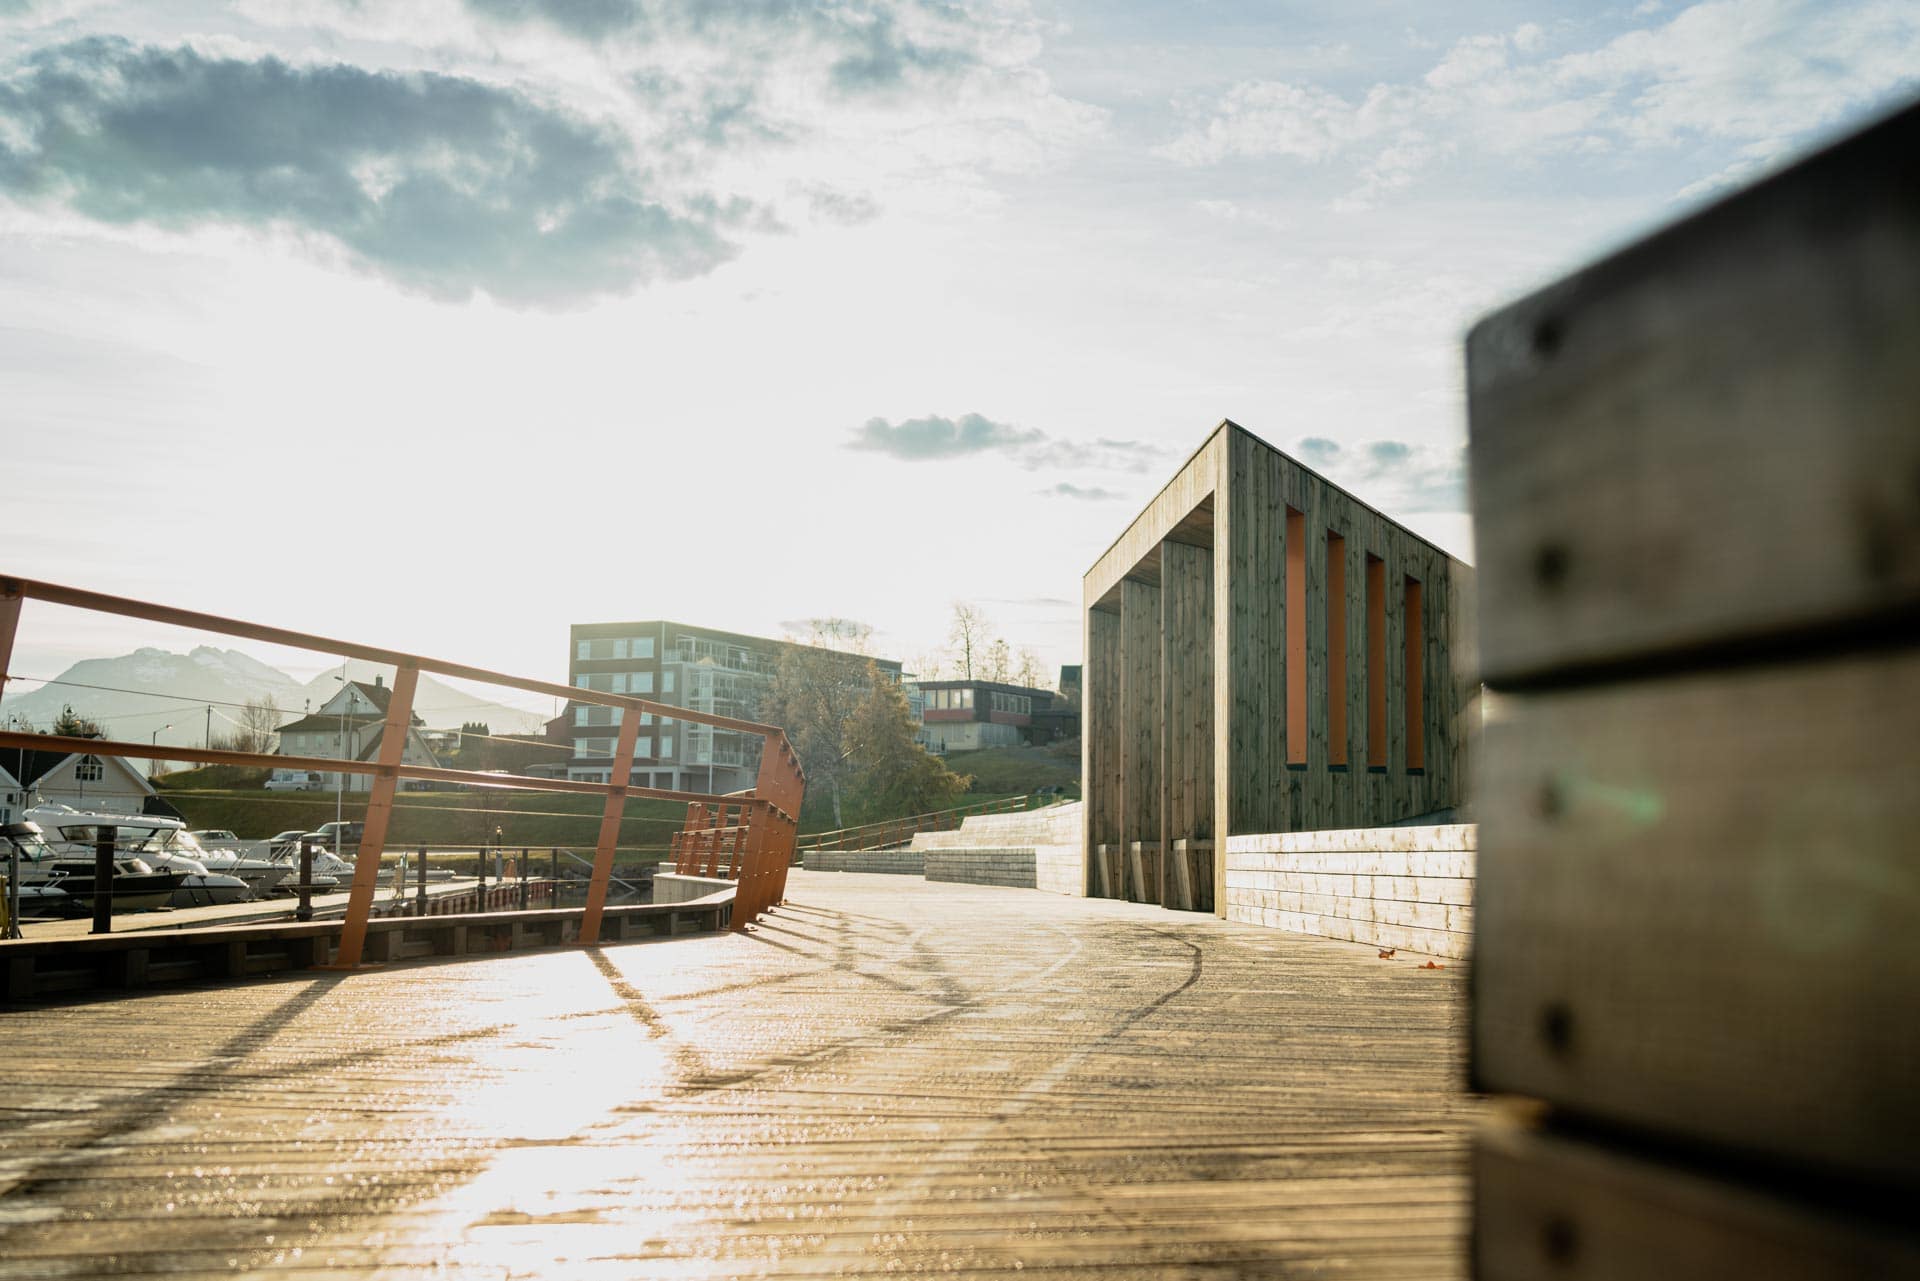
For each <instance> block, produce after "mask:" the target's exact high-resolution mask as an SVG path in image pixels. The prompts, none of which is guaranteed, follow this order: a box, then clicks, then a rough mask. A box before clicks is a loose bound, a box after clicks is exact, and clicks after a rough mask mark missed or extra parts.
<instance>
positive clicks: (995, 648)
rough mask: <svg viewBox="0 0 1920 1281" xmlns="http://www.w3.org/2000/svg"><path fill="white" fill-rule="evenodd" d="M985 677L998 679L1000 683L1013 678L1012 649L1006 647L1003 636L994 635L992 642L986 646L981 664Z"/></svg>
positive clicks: (991, 679)
mask: <svg viewBox="0 0 1920 1281" xmlns="http://www.w3.org/2000/svg"><path fill="white" fill-rule="evenodd" d="M982 670H984V671H985V672H986V676H987V679H988V680H990V681H998V682H1000V683H1001V684H1002V685H1004V684H1006V683H1007V682H1008V681H1009V680H1011V679H1012V678H1013V651H1012V650H1010V649H1008V648H1007V641H1006V638H1005V637H1004V636H996V637H994V639H993V644H991V645H989V646H987V657H986V662H985V663H983V664H982Z"/></svg>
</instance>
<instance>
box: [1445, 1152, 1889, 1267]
mask: <svg viewBox="0 0 1920 1281" xmlns="http://www.w3.org/2000/svg"><path fill="white" fill-rule="evenodd" d="M1473 1178H1474V1206H1473V1238H1474V1275H1475V1276H1476V1277H1478V1278H1479V1281H1534V1279H1535V1278H1539V1277H1552V1276H1570V1277H1579V1278H1581V1279H1582V1281H1646V1278H1649V1277H1685V1278H1687V1279H1688V1281H1854V1279H1856V1278H1861V1279H1864V1278H1881V1277H1910V1276H1916V1275H1920V1238H1917V1237H1916V1236H1915V1235H1914V1234H1913V1233H1912V1232H1911V1230H1909V1231H1905V1232H1903V1231H1900V1230H1898V1229H1897V1228H1894V1227H1892V1226H1890V1225H1888V1224H1885V1223H1878V1222H1872V1221H1869V1220H1866V1219H1864V1218H1861V1217H1858V1216H1856V1215H1854V1214H1850V1213H1847V1212H1845V1211H1841V1210H1835V1209H1833V1208H1823V1207H1819V1206H1815V1205H1811V1204H1808V1203H1806V1202H1804V1201H1802V1200H1799V1199H1796V1198H1795V1197H1793V1196H1791V1195H1786V1194H1782V1193H1781V1192H1779V1191H1775V1190H1768V1189H1762V1188H1758V1187H1753V1186H1748V1185H1743V1184H1741V1183H1738V1182H1735V1181H1732V1180H1729V1179H1726V1178H1724V1177H1721V1176H1720V1175H1719V1174H1718V1173H1717V1172H1716V1173H1714V1174H1711V1175H1703V1174H1701V1173H1697V1172H1694V1171H1690V1170H1687V1169H1684V1168H1680V1167H1675V1166H1673V1165H1662V1164H1655V1163H1653V1162H1650V1161H1647V1160H1645V1159H1644V1158H1640V1157H1637V1156H1635V1155H1633V1154H1632V1153H1630V1152H1627V1151H1624V1150H1620V1149H1615V1148H1610V1147H1602V1146H1600V1145H1598V1144H1595V1143H1591V1142H1583V1141H1579V1140H1574V1139H1569V1138H1566V1137H1561V1136H1556V1135H1554V1134H1552V1133H1549V1132H1546V1131H1541V1130H1534V1129H1530V1128H1526V1127H1524V1126H1521V1125H1517V1124H1497V1125H1490V1126H1488V1127H1486V1128H1484V1129H1483V1130H1482V1131H1481V1132H1480V1133H1479V1134H1477V1135H1476V1136H1475V1138H1474V1147H1473Z"/></svg>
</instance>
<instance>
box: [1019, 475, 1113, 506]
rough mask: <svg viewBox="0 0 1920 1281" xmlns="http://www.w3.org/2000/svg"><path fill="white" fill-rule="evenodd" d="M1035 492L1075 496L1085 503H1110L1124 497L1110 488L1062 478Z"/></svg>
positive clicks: (1056, 495) (1044, 494) (1068, 496)
mask: <svg viewBox="0 0 1920 1281" xmlns="http://www.w3.org/2000/svg"><path fill="white" fill-rule="evenodd" d="M1036 492H1038V493H1039V494H1041V495H1043V496H1044V497H1047V498H1077V499H1079V500H1080V501H1081V502H1086V503H1110V502H1112V501H1113V500H1115V499H1117V498H1124V497H1126V495H1125V494H1121V493H1118V492H1116V491H1115V490H1111V489H1102V488H1100V487H1099V486H1098V485H1087V486H1081V485H1070V484H1068V483H1067V482H1066V481H1064V480H1063V481H1061V482H1060V483H1059V484H1057V485H1051V486H1048V487H1047V488H1046V489H1042V490H1038V491H1036Z"/></svg>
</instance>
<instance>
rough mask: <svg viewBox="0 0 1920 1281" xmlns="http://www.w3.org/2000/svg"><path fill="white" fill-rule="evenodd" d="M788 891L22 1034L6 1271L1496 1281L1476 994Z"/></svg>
mask: <svg viewBox="0 0 1920 1281" xmlns="http://www.w3.org/2000/svg"><path fill="white" fill-rule="evenodd" d="M791 894H792V901H791V902H790V903H789V904H788V905H787V906H786V907H784V908H782V909H780V910H779V911H778V912H777V913H776V914H775V915H774V917H772V918H770V919H769V920H768V921H767V922H766V923H765V924H764V925H763V926H762V927H761V928H760V929H759V930H758V931H757V932H756V933H755V934H752V935H709V936H700V937H695V938H686V939H679V940H673V941H663V942H658V943H642V944H633V945H625V946H613V947H608V948H605V949H602V950H598V951H582V950H564V951H563V950H554V951H548V952H539V953H528V954H513V955H506V956H502V957H500V958H498V959H488V960H468V961H462V962H451V963H418V964H407V965H394V966H390V967H386V968H383V969H378V970H373V971H369V972H362V973H357V974H352V975H339V974H312V975H306V976H300V977H294V978H283V979H279V980H275V981H262V982H250V983H243V984H238V985H233V986H228V987H219V988H213V987H208V988H198V989H191V990H179V991H170V992H159V993H155V994H152V995H147V996H142V997H139V998H137V999H127V1000H106V1001H95V1002H90V1003H84V1004H72V1005H65V1006H50V1007H47V1008H43V1009H30V1010H24V1011H16V1012H12V1013H7V1014H0V1047H4V1053H0V1277H4V1278H25V1277H36V1278H37V1277H71V1276H84V1277H103V1276H145V1275H161V1276H192V1275H212V1274H219V1275H222V1276H228V1275H233V1274H236V1273H239V1274H246V1273H251V1272H259V1273H270V1274H273V1275H276V1276H313V1277H319V1276H343V1275H353V1276H379V1277H392V1278H414V1277H421V1278H424V1277H428V1276H433V1277H447V1276H452V1277H489V1278H491V1277H501V1278H505V1277H549V1278H565V1279H566V1281H588V1279H592V1278H602V1277H608V1278H612V1277H656V1276H658V1277H739V1276H748V1277H758V1276H837V1275H842V1274H866V1273H881V1272H894V1273H898V1274H904V1275H924V1274H933V1273H958V1274H962V1275H972V1276H1012V1275H1016V1274H1017V1275H1020V1276H1022V1277H1026V1276H1043V1275H1061V1276H1066V1275H1073V1276H1086V1275H1089V1274H1100V1275H1103V1276H1140V1277H1336V1276H1337V1277H1404V1278H1419V1279H1421V1281H1427V1279H1430V1278H1441V1277H1448V1276H1459V1275H1462V1274H1463V1273H1464V1269H1465V1261H1464V1254H1465V1236H1466V1215H1467V1196H1468V1189H1467V1185H1466V1177H1465V1139H1464V1131H1465V1128H1466V1127H1467V1125H1468V1124H1469V1123H1470V1121H1471V1120H1472V1119H1473V1118H1474V1117H1475V1115H1476V1114H1477V1112H1478V1105H1477V1104H1476V1103H1474V1102H1473V1101H1471V1100H1470V1099H1468V1098H1466V1097H1465V1096H1463V1095H1462V1094H1461V1092H1460V1081H1461V1079H1462V1075H1463V1072H1462V1063H1461V1059H1462V1054H1463V1029H1464V1025H1465V1005H1464V983H1463V978H1464V975H1463V972H1462V970H1461V969H1460V968H1458V967H1455V966H1451V965H1450V966H1449V967H1448V968H1446V969H1441V970H1423V969H1420V968H1417V965H1416V962H1414V961H1410V960H1408V959H1406V958H1405V957H1400V958H1395V959H1394V960H1392V961H1386V960H1380V959H1377V958H1376V957H1375V956H1374V953H1373V950H1372V949H1370V948H1362V947H1357V946H1354V945H1351V944H1344V943H1332V942H1323V941H1318V940H1312V939H1303V938H1298V937H1292V936H1287V935H1282V934H1278V933H1274V932H1271V931H1264V930H1260V929H1257V928H1253V927H1249V926H1243V925H1237V924H1231V923H1227V922H1221V921H1216V920H1214V919H1212V918H1211V917H1202V916H1194V915H1189V914H1175V913H1169V912H1165V911H1161V910H1159V909H1157V908H1153V907H1144V906H1139V905H1134V904H1126V903H1119V902H1112V901H1101V900H1072V899H1063V898H1057V897H1054V896H1051V895H1045V894H1040V893H1037V892H1034V891H1031V890H1014V889H996V888H986V887H972V886H960V885H930V884H926V883H924V882H921V881H919V880H917V879H912V878H906V877H880V876H858V875H830V874H819V873H816V874H812V875H808V874H806V873H798V874H796V875H795V877H794V882H793V885H792V887H791Z"/></svg>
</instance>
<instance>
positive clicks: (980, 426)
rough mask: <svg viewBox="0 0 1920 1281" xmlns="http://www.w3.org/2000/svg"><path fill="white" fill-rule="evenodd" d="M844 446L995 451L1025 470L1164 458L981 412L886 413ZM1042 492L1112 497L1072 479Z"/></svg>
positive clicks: (906, 454)
mask: <svg viewBox="0 0 1920 1281" xmlns="http://www.w3.org/2000/svg"><path fill="white" fill-rule="evenodd" d="M847 448H848V449H864V450H871V451H873V452H875V453H881V454H887V455H889V456H891V457H893V458H898V459H900V460H901V461H903V462H927V461H930V460H933V459H941V458H964V457H968V456H970V455H979V454H999V455H1001V456H1003V457H1005V458H1007V459H1009V460H1011V461H1012V462H1014V463H1016V464H1018V465H1019V466H1021V467H1024V468H1026V469H1027V470H1028V471H1035V470H1038V469H1040V468H1043V467H1045V468H1072V469H1075V470H1083V471H1126V472H1141V471H1146V470H1147V469H1148V468H1150V467H1152V466H1153V465H1154V464H1156V463H1158V462H1159V461H1160V460H1161V459H1162V458H1163V457H1164V451H1163V450H1161V449H1160V447H1159V446H1157V445H1149V444H1147V443H1145V442H1144V441H1138V440H1114V439H1111V438H1108V437H1102V438H1100V439H1098V440H1094V441H1083V440H1062V439H1060V438H1058V437H1054V436H1049V435H1047V434H1046V433H1045V432H1043V431H1040V430H1038V429H1036V428H1030V427H1028V428H1022V427H1015V426H1012V425H1011V424H1008V423H997V422H994V421H993V420H992V419H991V418H984V417H982V416H981V415H979V414H965V415H962V416H961V417H959V418H941V417H938V416H934V415H929V416H928V417H926V418H909V419H906V420H904V421H902V422H900V423H897V424H896V423H890V422H888V421H887V420H886V419H884V418H869V419H868V420H867V422H866V425H865V426H864V427H862V428H860V429H859V430H858V431H856V432H854V434H853V437H852V439H850V440H848V441H847ZM1068 491H1074V492H1072V493H1069V492H1068ZM1041 492H1043V493H1049V494H1051V493H1059V494H1063V495H1065V496H1067V497H1073V498H1096V497H1098V498H1105V497H1109V496H1110V495H1109V494H1108V493H1107V491H1105V490H1092V489H1086V490H1083V489H1079V488H1078V487H1076V486H1074V485H1070V484H1069V485H1065V486H1063V487H1060V488H1058V489H1050V490H1043V491H1041Z"/></svg>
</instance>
